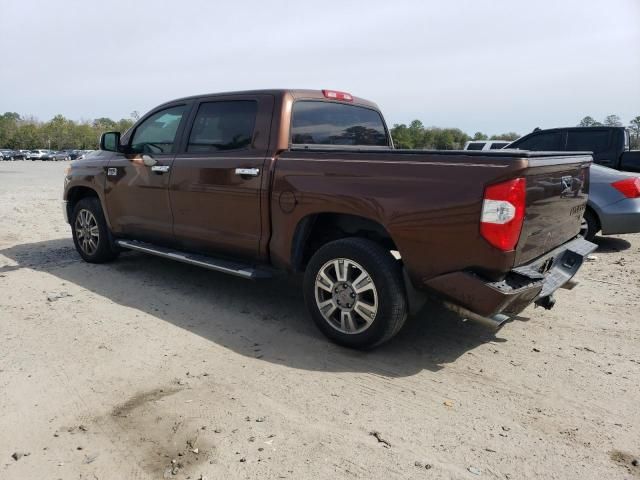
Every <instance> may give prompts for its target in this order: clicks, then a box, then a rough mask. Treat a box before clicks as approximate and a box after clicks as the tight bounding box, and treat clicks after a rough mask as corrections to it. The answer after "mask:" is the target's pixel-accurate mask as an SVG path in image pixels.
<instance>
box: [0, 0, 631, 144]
mask: <svg viewBox="0 0 640 480" xmlns="http://www.w3.org/2000/svg"><path fill="white" fill-rule="evenodd" d="M0 19H2V22H1V24H2V26H1V28H0V112H5V111H15V112H18V113H20V114H21V115H23V116H28V115H33V116H35V117H37V118H38V119H40V120H43V121H46V120H49V119H50V118H51V117H53V116H54V115H56V114H62V115H64V116H66V117H68V118H72V119H74V120H81V119H92V118H97V117H111V118H114V119H119V118H124V117H128V116H129V115H130V113H131V112H132V111H134V110H136V111H139V112H140V113H144V112H145V111H147V110H149V109H151V108H153V107H154V106H156V105H158V104H160V103H163V102H165V101H168V100H171V99H173V98H177V97H181V96H187V95H195V94H199V93H211V92H221V91H233V90H246V89H261V88H313V89H322V88H329V89H336V90H343V91H347V92H349V93H352V94H354V95H356V96H360V97H364V98H367V99H369V100H373V101H375V102H376V103H377V104H378V105H379V106H380V108H381V109H382V111H383V113H384V114H385V117H386V118H387V123H389V124H390V125H391V124H395V123H409V122H410V121H411V120H413V119H419V120H421V121H422V122H423V123H424V124H425V125H427V126H440V127H458V128H461V129H462V130H464V131H466V132H467V133H470V134H473V133H474V132H476V131H482V132H485V133H489V134H491V133H502V132H507V131H516V132H518V133H520V134H524V133H527V132H528V131H531V130H532V129H533V128H535V127H542V128H551V127H558V126H570V125H575V124H576V123H577V122H578V121H579V120H580V119H581V118H582V117H584V116H585V115H591V116H592V117H594V118H596V119H598V120H600V119H603V118H604V117H605V116H606V115H609V114H617V115H619V116H620V117H621V118H622V120H623V121H624V122H625V124H626V123H628V122H629V120H630V119H631V118H633V117H635V116H637V115H640V0H606V1H605V0H579V1H578V0H553V1H548V0H536V1H535V2H532V1H527V0H504V1H499V0H496V1H490V0H484V1H480V0H415V1H408V0H404V1H403V0H387V1H377V0H367V1H348V0H342V1H333V0H323V1H316V2H308V1H304V0H297V1H284V0H277V1H269V0H262V1H259V0H234V1H212V0H182V1H175V0H173V1H164V0H127V1H121V0H109V1H108V2H98V1H96V0H41V1H34V0H0Z"/></svg>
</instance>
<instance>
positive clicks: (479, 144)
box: [467, 142, 484, 150]
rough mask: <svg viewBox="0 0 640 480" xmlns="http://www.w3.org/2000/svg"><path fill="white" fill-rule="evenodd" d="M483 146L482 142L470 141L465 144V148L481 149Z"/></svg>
mask: <svg viewBox="0 0 640 480" xmlns="http://www.w3.org/2000/svg"><path fill="white" fill-rule="evenodd" d="M483 148H484V142H471V143H470V144H469V145H468V146H467V150H482V149H483Z"/></svg>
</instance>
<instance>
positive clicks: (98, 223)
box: [71, 197, 119, 263]
mask: <svg viewBox="0 0 640 480" xmlns="http://www.w3.org/2000/svg"><path fill="white" fill-rule="evenodd" d="M71 231H72V234H73V243H74V245H75V247H76V250H77V251H78V253H79V254H80V256H81V257H82V259H83V260H84V261H85V262H89V263H105V262H110V261H111V260H114V259H115V258H116V257H117V256H118V253H119V252H118V251H117V250H115V249H114V248H113V247H112V245H111V241H110V235H109V229H108V227H107V222H106V221H105V219H104V214H103V212H102V207H101V206H100V201H99V200H98V199H97V198H96V197H85V198H82V199H80V200H79V201H78V203H76V205H75V207H74V208H73V214H72V216H71Z"/></svg>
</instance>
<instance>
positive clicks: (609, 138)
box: [567, 128, 618, 166]
mask: <svg viewBox="0 0 640 480" xmlns="http://www.w3.org/2000/svg"><path fill="white" fill-rule="evenodd" d="M613 133H614V131H613V130H611V129H608V128H603V129H598V130H596V129H589V130H569V131H568V132H567V150H568V151H570V152H593V161H594V162H596V163H599V164H602V165H608V166H612V165H614V164H615V162H616V160H617V156H618V152H617V151H616V150H615V149H614V148H613V135H612V134H613Z"/></svg>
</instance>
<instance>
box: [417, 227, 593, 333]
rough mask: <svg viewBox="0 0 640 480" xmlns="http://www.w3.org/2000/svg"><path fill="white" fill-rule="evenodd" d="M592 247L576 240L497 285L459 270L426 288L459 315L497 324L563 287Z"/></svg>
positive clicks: (428, 283) (549, 253)
mask: <svg viewBox="0 0 640 480" xmlns="http://www.w3.org/2000/svg"><path fill="white" fill-rule="evenodd" d="M596 248H597V245H595V244H593V243H591V242H588V241H586V240H585V239H583V238H582V237H579V238H576V239H574V240H571V241H569V242H567V243H565V244H563V245H561V246H559V247H558V248H556V249H554V250H552V251H551V252H548V253H546V254H545V255H542V256H541V257H538V258H536V259H535V260H533V261H531V262H529V263H527V264H525V265H521V266H519V267H516V268H514V269H512V270H511V271H510V272H509V273H508V274H507V275H506V277H505V278H504V280H502V281H500V282H491V281H487V280H486V279H483V278H482V277H481V276H479V275H477V274H475V273H473V272H466V271H462V272H452V273H448V274H445V275H441V276H438V277H435V278H433V279H431V280H429V281H428V282H427V286H428V287H429V288H430V289H431V290H432V291H433V292H435V293H436V295H437V296H438V297H440V298H442V299H443V300H444V301H445V304H446V305H447V306H448V307H449V308H451V309H453V310H455V311H457V312H458V313H460V315H462V316H465V314H468V315H466V316H469V317H471V318H473V319H486V320H487V323H492V324H499V323H501V321H504V320H506V319H507V318H508V317H509V316H513V315H516V314H518V313H520V312H521V311H522V310H524V309H525V308H526V307H527V306H528V305H530V304H531V303H533V302H537V301H540V300H541V299H545V298H546V297H549V296H550V295H551V294H552V293H553V292H555V291H556V290H557V289H558V288H560V287H562V286H563V285H565V284H566V283H567V282H568V281H569V280H571V278H572V277H573V276H574V275H575V274H576V272H577V271H578V269H579V268H580V266H581V265H582V263H583V262H584V259H585V257H586V256H587V255H589V254H590V253H591V252H593V251H594V250H595V249H596ZM476 317H478V318H476Z"/></svg>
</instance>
